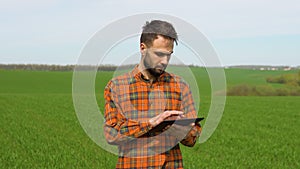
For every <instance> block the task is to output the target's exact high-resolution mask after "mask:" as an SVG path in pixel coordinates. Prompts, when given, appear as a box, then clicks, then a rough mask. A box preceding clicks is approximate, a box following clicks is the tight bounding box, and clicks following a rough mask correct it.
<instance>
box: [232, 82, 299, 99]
mask: <svg viewBox="0 0 300 169" xmlns="http://www.w3.org/2000/svg"><path fill="white" fill-rule="evenodd" d="M227 95H228V96H300V87H293V88H290V87H281V88H274V87H272V86H270V85H259V86H253V85H248V84H240V85H236V86H233V87H230V88H229V89H228V90H227Z"/></svg>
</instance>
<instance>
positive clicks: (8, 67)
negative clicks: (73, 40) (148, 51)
mask: <svg viewBox="0 0 300 169" xmlns="http://www.w3.org/2000/svg"><path fill="white" fill-rule="evenodd" d="M134 66H135V64H130V65H121V66H116V65H47V64H0V69H4V70H33V71H34V70H39V71H73V70H74V69H75V68H76V70H95V69H97V70H98V71H115V70H117V69H118V70H124V69H131V68H133V67H134ZM170 66H177V67H186V65H170ZM188 67H199V66H196V65H188Z"/></svg>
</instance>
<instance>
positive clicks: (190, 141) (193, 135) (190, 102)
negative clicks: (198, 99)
mask: <svg viewBox="0 0 300 169" xmlns="http://www.w3.org/2000/svg"><path fill="white" fill-rule="evenodd" d="M183 84H184V85H183V87H182V110H183V112H185V117H186V118H196V117H197V112H196V109H195V105H194V99H193V96H192V92H191V90H190V88H189V86H188V85H187V84H186V83H183ZM201 130H202V128H201V125H200V124H195V126H193V127H192V128H191V130H190V131H189V133H187V135H186V137H185V138H184V139H183V140H181V144H183V145H185V146H189V147H192V146H194V145H195V143H196V141H197V138H198V137H199V134H200V133H201Z"/></svg>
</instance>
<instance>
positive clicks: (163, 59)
mask: <svg viewBox="0 0 300 169" xmlns="http://www.w3.org/2000/svg"><path fill="white" fill-rule="evenodd" d="M168 62H169V58H168V57H167V56H164V57H162V58H161V61H160V63H161V64H163V65H167V64H168Z"/></svg>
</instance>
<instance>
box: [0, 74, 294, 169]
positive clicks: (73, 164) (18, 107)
mask: <svg viewBox="0 0 300 169" xmlns="http://www.w3.org/2000/svg"><path fill="white" fill-rule="evenodd" d="M192 71H193V73H194V75H195V77H196V78H197V79H196V80H197V82H198V83H199V84H198V86H199V90H200V93H201V95H200V100H201V102H200V107H201V108H200V114H201V115H200V116H206V112H207V111H208V110H209V106H210V92H211V91H210V84H209V80H208V76H207V73H206V72H205V70H204V69H200V68H193V69H192ZM294 72H296V71H288V72H285V71H258V70H257V71H255V70H243V69H227V70H226V71H225V73H226V77H227V86H233V85H236V84H253V85H261V84H266V82H265V77H267V76H273V75H274V76H275V75H280V74H282V73H294ZM112 75H113V74H112V72H99V73H98V75H97V78H96V82H95V84H96V88H95V92H96V97H97V101H98V103H99V108H100V110H101V111H102V112H103V102H104V100H103V88H104V86H105V84H106V83H107V81H108V80H109V79H110V78H111V77H112ZM273 85H274V86H277V87H280V85H276V84H273ZM299 103H300V97H291V96H290V97H289V96H280V97H279V96H277V97H275V96H272V97H271V96H265V97H256V96H251V97H250V96H245V97H242V96H228V97H227V100H226V106H225V111H224V114H223V117H222V120H221V122H220V124H219V126H218V128H217V129H216V131H215V132H214V134H213V135H212V137H211V138H210V139H209V140H208V141H207V142H205V143H203V144H197V145H196V146H195V147H193V148H185V147H183V146H182V149H183V155H184V157H183V158H184V165H185V168H187V169H188V168H192V169H193V168H195V169H197V168H300V156H299V155H300V146H299V145H300V132H299V130H300V122H299V117H300V104H299ZM0 119H1V123H0V143H1V145H2V146H1V148H0V152H1V156H0V168H108V169H110V168H114V166H115V163H116V160H117V157H116V156H115V155H113V154H111V153H109V152H106V151H104V150H102V149H101V148H100V147H99V146H98V145H96V144H95V143H94V142H93V141H92V140H91V139H90V138H89V137H88V136H87V135H86V133H85V132H84V131H83V129H82V128H81V126H80V124H79V121H78V119H77V117H76V113H75V111H74V107H73V102H72V72H47V71H17V70H14V71H7V70H0ZM203 124H204V123H203Z"/></svg>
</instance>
